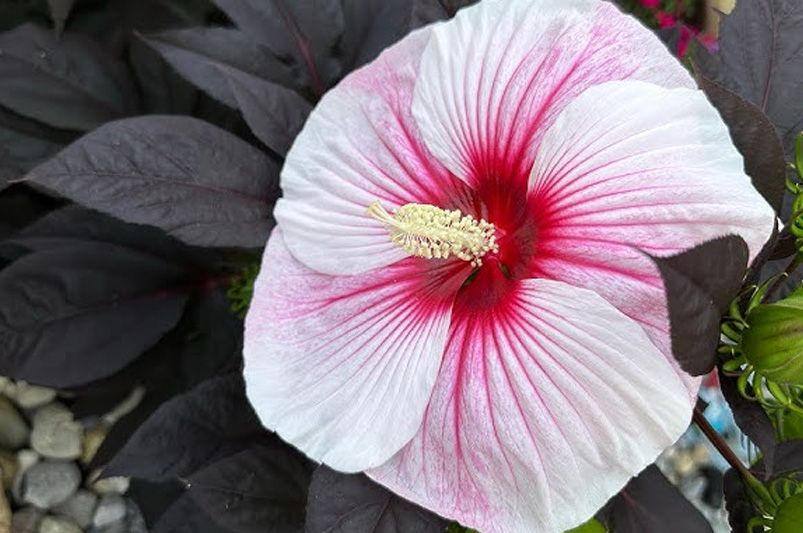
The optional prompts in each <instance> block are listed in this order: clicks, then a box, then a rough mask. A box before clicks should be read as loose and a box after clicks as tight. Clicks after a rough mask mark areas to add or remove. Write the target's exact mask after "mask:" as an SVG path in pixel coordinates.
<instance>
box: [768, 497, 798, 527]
mask: <svg viewBox="0 0 803 533" xmlns="http://www.w3.org/2000/svg"><path fill="white" fill-rule="evenodd" d="M801 527H803V494H795V495H794V496H792V497H791V498H789V499H787V500H785V501H784V502H783V503H782V504H781V505H780V507H778V512H777V513H776V514H775V520H773V524H772V531H773V532H774V533H798V532H799V531H800V529H801Z"/></svg>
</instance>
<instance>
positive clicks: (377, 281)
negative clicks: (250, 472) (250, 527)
mask: <svg viewBox="0 0 803 533" xmlns="http://www.w3.org/2000/svg"><path fill="white" fill-rule="evenodd" d="M254 289H255V290H254V298H253V301H252V303H251V309H250V311H249V313H248V317H247V320H246V328H245V348H244V353H245V381H246V387H247V393H248V398H249V399H250V401H251V403H252V405H253V406H254V408H255V409H256V412H257V414H258V415H259V417H260V419H261V420H262V423H263V424H264V425H265V426H266V427H267V428H268V429H271V430H274V431H276V432H277V433H278V434H279V436H281V437H282V438H283V439H284V440H286V441H287V442H289V443H291V444H293V445H294V446H296V447H297V448H299V449H300V450H301V451H303V452H304V453H305V454H307V455H308V456H309V457H311V458H312V459H314V460H316V461H320V462H323V463H326V464H327V465H329V466H331V467H332V468H334V469H336V470H341V471H346V472H356V471H360V470H364V469H366V468H370V467H373V466H376V465H379V464H381V463H383V462H384V461H386V460H387V459H388V458H390V457H391V456H392V455H393V454H394V453H395V452H396V451H398V450H399V449H400V448H401V447H402V446H403V445H404V444H405V443H407V442H408V441H409V440H410V438H411V437H412V436H413V435H414V434H415V432H416V430H417V429H418V427H419V425H420V424H421V420H422V418H423V415H424V411H425V409H426V405H427V403H428V400H429V396H430V393H431V391H432V387H433V384H434V382H435V378H436V375H437V372H438V367H439V365H440V362H441V358H442V355H443V351H444V346H445V343H446V337H447V331H448V328H449V323H450V316H451V307H452V303H453V295H454V294H455V292H456V290H457V287H455V286H450V285H449V282H448V279H446V280H444V279H439V278H438V276H437V273H436V272H435V273H433V272H429V273H426V274H423V273H422V270H421V269H420V265H417V264H416V260H415V259H408V260H405V261H402V262H400V263H397V264H394V265H393V266H391V267H386V268H383V269H381V270H377V271H372V272H369V273H366V274H362V275H359V276H329V275H325V274H318V273H316V272H314V271H312V270H310V269H309V268H307V267H306V266H304V265H303V264H301V263H300V262H299V261H297V260H296V259H295V258H294V257H293V256H292V255H291V253H290V252H289V250H288V249H287V246H286V245H285V242H284V237H283V235H282V234H281V232H280V231H279V230H276V231H275V232H274V234H273V235H272V237H271V239H270V241H269V243H268V247H267V250H266V252H265V257H264V260H263V266H262V272H261V273H260V275H259V278H258V279H257V282H256V285H255V288H254Z"/></svg>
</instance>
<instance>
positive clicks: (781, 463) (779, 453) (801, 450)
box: [764, 439, 803, 478]
mask: <svg viewBox="0 0 803 533" xmlns="http://www.w3.org/2000/svg"><path fill="white" fill-rule="evenodd" d="M770 459H771V460H770ZM764 464H765V465H766V471H767V473H766V477H767V478H775V477H778V476H782V475H784V474H789V473H792V472H803V440H800V439H795V440H788V441H785V442H781V443H778V445H777V446H776V447H775V450H774V452H773V453H772V456H771V458H768V457H765V458H764Z"/></svg>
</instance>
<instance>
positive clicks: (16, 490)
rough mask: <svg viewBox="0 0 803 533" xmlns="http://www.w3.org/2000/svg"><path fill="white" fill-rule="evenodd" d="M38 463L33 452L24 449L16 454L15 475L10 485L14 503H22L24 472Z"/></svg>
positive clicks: (37, 455)
mask: <svg viewBox="0 0 803 533" xmlns="http://www.w3.org/2000/svg"><path fill="white" fill-rule="evenodd" d="M38 462H39V454H38V453H36V452H35V451H33V450H28V449H25V450H20V451H18V452H17V474H16V476H14V482H13V483H12V484H11V494H12V496H14V501H16V502H17V503H23V501H22V480H23V479H24V477H25V472H27V471H28V469H29V468H30V467H32V466H33V465H35V464H36V463H38Z"/></svg>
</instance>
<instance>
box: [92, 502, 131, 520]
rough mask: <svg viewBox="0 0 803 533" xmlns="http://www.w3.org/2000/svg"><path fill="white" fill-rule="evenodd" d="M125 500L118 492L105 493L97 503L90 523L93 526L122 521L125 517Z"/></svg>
mask: <svg viewBox="0 0 803 533" xmlns="http://www.w3.org/2000/svg"><path fill="white" fill-rule="evenodd" d="M125 513H126V505H125V500H124V499H123V497H122V496H120V495H119V494H106V495H104V496H103V497H102V498H101V499H100V502H99V503H98V508H97V509H95V516H94V517H93V518H92V525H93V526H95V527H106V526H110V525H112V524H114V523H115V522H122V520H123V519H124V518H125Z"/></svg>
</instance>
